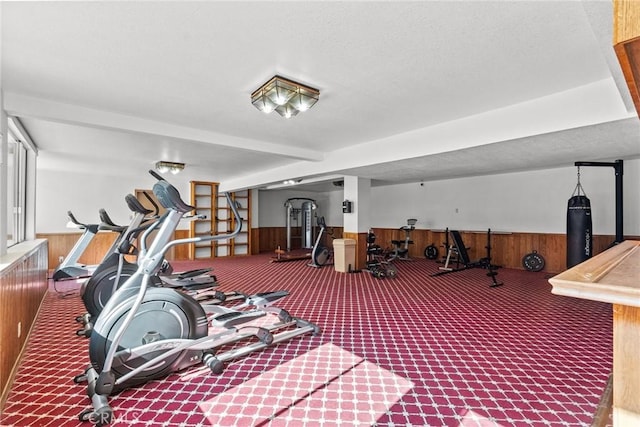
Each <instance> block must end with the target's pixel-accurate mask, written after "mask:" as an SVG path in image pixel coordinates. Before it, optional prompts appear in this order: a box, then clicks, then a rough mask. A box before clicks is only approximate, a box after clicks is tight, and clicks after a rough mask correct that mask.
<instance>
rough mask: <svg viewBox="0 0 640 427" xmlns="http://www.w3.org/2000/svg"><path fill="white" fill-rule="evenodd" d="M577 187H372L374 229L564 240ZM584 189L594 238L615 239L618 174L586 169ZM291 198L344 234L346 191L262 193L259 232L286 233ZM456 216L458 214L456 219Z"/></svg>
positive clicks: (489, 179) (534, 181)
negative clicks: (412, 225) (313, 205)
mask: <svg viewBox="0 0 640 427" xmlns="http://www.w3.org/2000/svg"><path fill="white" fill-rule="evenodd" d="M624 167H625V174H624V185H625V187H624V213H625V215H624V231H625V234H627V235H635V236H638V235H640V191H638V189H639V184H640V160H630V161H625V164H624ZM576 180H577V170H576V168H575V167H573V166H571V167H566V168H557V169H547V170H540V171H531V172H519V173H511V174H501V175H490V176H480V177H474V178H459V179H450V180H444V181H432V182H425V183H424V184H423V185H421V184H420V183H411V184H399V185H390V186H384V187H372V189H371V204H372V206H373V207H374V208H373V209H371V225H372V226H373V227H382V228H396V227H400V226H402V225H406V221H407V219H408V218H416V219H418V223H417V224H416V227H417V228H429V229H444V228H446V227H449V228H458V229H461V230H484V229H486V228H491V229H493V230H495V231H514V232H533V233H564V232H565V231H566V210H567V200H568V199H569V198H570V197H571V195H572V193H573V191H574V189H575V186H576ZM581 182H582V186H583V188H584V190H585V191H586V194H587V196H588V197H589V199H590V200H591V205H592V215H593V226H594V233H596V234H615V178H614V173H613V168H596V167H589V168H585V167H583V168H581ZM287 197H310V198H314V199H316V200H318V204H319V214H321V215H325V218H326V220H327V224H328V225H329V226H342V225H343V219H342V200H343V194H342V191H341V190H337V191H332V192H329V193H307V194H304V193H296V192H293V191H287V192H283V191H263V192H261V194H260V207H261V209H260V224H261V225H262V226H284V215H283V214H282V212H283V210H282V209H283V208H282V205H283V204H284V200H286V198H287ZM456 209H457V212H456Z"/></svg>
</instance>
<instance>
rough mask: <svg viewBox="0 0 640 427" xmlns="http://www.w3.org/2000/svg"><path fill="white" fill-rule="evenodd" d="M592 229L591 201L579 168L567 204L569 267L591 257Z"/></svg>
mask: <svg viewBox="0 0 640 427" xmlns="http://www.w3.org/2000/svg"><path fill="white" fill-rule="evenodd" d="M581 193H582V194H581ZM591 230H592V226H591V201H589V199H588V198H587V195H586V194H585V193H584V190H582V186H581V185H580V171H579V170H578V185H576V189H575V190H574V192H573V195H572V196H571V198H570V199H569V203H568V206H567V268H571V267H573V266H574V265H577V264H580V263H581V262H582V261H585V260H587V259H589V258H591V253H592V245H591V237H592V235H591Z"/></svg>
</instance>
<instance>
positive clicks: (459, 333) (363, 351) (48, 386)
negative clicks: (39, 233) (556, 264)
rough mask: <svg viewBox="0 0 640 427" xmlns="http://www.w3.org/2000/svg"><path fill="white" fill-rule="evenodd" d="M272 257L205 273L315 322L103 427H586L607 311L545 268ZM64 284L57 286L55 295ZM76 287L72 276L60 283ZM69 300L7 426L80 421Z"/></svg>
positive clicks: (165, 389)
mask: <svg viewBox="0 0 640 427" xmlns="http://www.w3.org/2000/svg"><path fill="white" fill-rule="evenodd" d="M306 263H307V261H295V262H287V263H269V256H267V255H259V256H252V257H238V258H228V259H227V258H220V259H215V260H214V261H213V262H212V263H210V264H206V263H202V262H198V263H194V262H182V263H176V265H175V266H174V267H175V270H176V271H179V270H183V269H190V268H196V267H203V266H209V265H211V266H213V267H214V273H215V274H216V276H217V277H218V280H219V282H220V289H221V290H241V291H243V292H246V293H253V292H258V291H264V290H277V289H287V290H289V291H290V292H291V295H290V296H289V297H287V298H286V299H285V300H283V302H282V304H280V306H281V307H283V308H285V309H287V310H289V311H290V312H291V314H293V315H295V316H297V317H301V318H303V319H306V320H309V321H312V322H314V323H316V324H317V325H318V326H320V327H321V329H322V333H321V334H320V335H318V336H309V335H307V336H303V337H298V338H295V339H293V340H292V341H289V342H286V343H281V344H278V345H277V346H274V347H272V348H268V349H266V350H264V351H262V352H259V353H254V354H252V355H249V356H247V357H245V358H242V359H238V360H235V361H231V362H229V363H228V364H227V367H226V369H225V371H224V372H223V373H222V374H220V375H213V374H211V373H210V372H209V370H208V369H207V368H200V367H194V368H193V369H189V370H186V371H183V372H180V373H176V374H173V375H171V376H169V377H167V378H165V379H162V380H157V381H153V382H150V383H147V384H145V385H144V386H141V387H138V388H135V389H130V390H125V391H123V392H122V393H120V394H118V395H116V396H112V397H111V399H110V402H111V405H112V407H113V409H114V417H115V420H114V422H113V425H116V426H124V425H135V426H207V425H213V426H304V425H309V426H334V425H344V426H353V425H357V426H366V425H377V426H504V427H506V426H587V425H589V424H590V422H591V419H592V416H593V414H594V413H595V411H596V406H597V404H598V401H599V398H600V395H601V394H602V391H603V390H604V387H605V384H606V381H607V377H608V375H609V373H610V372H611V368H612V320H611V318H612V313H611V306H610V305H609V304H604V303H598V302H593V301H587V300H581V299H575V298H567V297H560V296H555V295H552V294H551V286H550V285H549V283H548V282H547V278H548V276H547V275H546V274H544V273H532V272H526V271H516V270H508V269H501V270H499V276H498V278H499V279H500V281H502V282H504V286H502V287H498V288H491V287H489V285H490V279H489V278H488V277H486V276H485V274H484V273H486V271H485V270H480V269H475V270H467V271H463V272H458V273H454V274H448V275H445V276H440V277H430V274H431V273H434V272H436V271H437V269H438V265H439V264H436V263H435V262H433V261H429V260H426V259H416V260H414V261H413V262H396V266H397V267H398V277H397V278H395V279H393V280H389V279H384V280H379V279H375V278H373V277H372V276H371V275H369V274H367V273H354V274H345V273H337V272H335V271H334V270H333V268H332V267H325V268H322V269H315V268H310V267H307V266H306ZM60 286H61V285H60V283H59V284H58V287H60ZM62 286H63V287H65V286H66V287H68V289H70V290H73V289H74V286H77V285H75V284H74V283H73V282H67V283H64V284H62ZM81 312H82V304H81V301H80V299H79V297H77V296H73V297H68V298H59V297H58V295H57V294H56V293H54V292H50V293H49V294H48V295H47V297H46V299H45V301H44V304H43V307H42V309H41V312H40V315H39V317H38V319H37V321H36V325H35V327H34V330H33V331H32V334H31V337H30V339H29V343H28V348H27V350H26V353H25V355H24V357H23V359H22V363H21V365H20V369H19V371H18V373H17V376H16V379H15V382H14V385H13V388H12V390H11V393H10V395H9V398H8V401H7V403H6V405H5V410H4V412H3V414H2V417H1V418H0V424H1V425H3V426H76V425H78V426H79V425H85V426H87V425H90V423H88V422H85V423H82V422H80V421H78V418H77V416H78V414H79V413H80V412H81V411H82V410H83V409H86V408H89V407H90V402H89V400H88V398H87V396H86V393H85V387H84V386H83V385H77V384H74V383H73V381H72V378H73V376H74V375H77V374H79V373H81V372H82V371H83V370H84V368H85V366H86V364H87V343H88V341H87V340H86V339H84V338H79V337H76V336H75V333H74V332H75V329H77V324H76V323H75V322H74V321H73V318H74V317H75V316H76V315H77V314H79V313H81Z"/></svg>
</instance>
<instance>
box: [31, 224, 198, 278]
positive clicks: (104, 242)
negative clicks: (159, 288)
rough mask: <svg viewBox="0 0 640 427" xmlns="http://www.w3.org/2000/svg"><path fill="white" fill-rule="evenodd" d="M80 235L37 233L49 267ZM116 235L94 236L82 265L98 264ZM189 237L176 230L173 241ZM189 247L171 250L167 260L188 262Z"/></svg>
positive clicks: (56, 262) (54, 264)
mask: <svg viewBox="0 0 640 427" xmlns="http://www.w3.org/2000/svg"><path fill="white" fill-rule="evenodd" d="M80 236H81V233H39V234H38V235H37V237H38V238H39V239H46V240H47V241H48V242H49V267H50V268H52V269H53V268H56V266H57V265H58V264H60V257H65V256H67V254H68V253H69V251H70V250H71V248H72V247H73V245H74V244H75V243H76V241H77V240H78V239H79V238H80ZM117 236H118V235H117V234H116V233H111V232H104V233H103V232H101V233H98V234H96V236H95V237H94V238H93V240H92V241H91V243H90V244H89V246H88V247H87V249H86V250H85V251H84V253H83V254H82V256H81V257H80V259H79V262H80V263H82V264H87V265H93V264H99V263H100V261H101V260H102V258H103V257H104V255H105V254H106V252H107V250H108V249H109V247H110V246H111V244H112V243H113V240H114V239H115V238H116V237H117ZM187 237H189V230H176V232H175V233H174V238H175V239H186V238H187ZM188 246H189V245H179V246H176V247H175V248H173V249H172V250H171V251H170V252H171V253H170V254H169V255H168V256H167V259H169V260H176V261H177V260H188V259H189V247H188Z"/></svg>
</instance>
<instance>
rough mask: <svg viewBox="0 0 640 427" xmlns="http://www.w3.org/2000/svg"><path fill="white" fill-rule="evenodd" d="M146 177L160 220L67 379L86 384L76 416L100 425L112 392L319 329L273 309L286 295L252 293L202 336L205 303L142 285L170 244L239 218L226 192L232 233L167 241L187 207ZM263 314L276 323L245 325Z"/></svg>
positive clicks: (218, 363) (219, 363)
mask: <svg viewBox="0 0 640 427" xmlns="http://www.w3.org/2000/svg"><path fill="white" fill-rule="evenodd" d="M149 173H150V174H151V175H152V176H154V177H155V178H156V179H157V180H158V182H157V183H156V184H155V185H154V187H153V192H154V194H155V195H156V197H157V199H158V200H159V201H160V203H161V204H162V205H163V206H164V207H165V208H166V209H167V212H166V214H165V215H166V216H165V218H164V220H163V221H162V223H161V225H160V229H159V230H158V233H157V235H156V237H155V239H154V240H153V242H152V244H151V245H150V247H149V249H148V250H147V251H146V253H144V254H142V255H141V256H140V257H139V259H138V269H137V270H136V272H135V273H134V274H133V275H132V276H131V277H129V279H128V280H127V281H126V282H125V283H124V284H123V285H122V286H121V287H120V288H118V289H117V290H116V292H115V293H114V294H113V295H112V297H111V298H110V299H109V300H108V301H107V303H106V305H105V306H104V309H103V310H102V312H101V313H100V316H99V317H98V319H97V321H96V323H95V326H94V329H93V333H92V334H91V337H90V341H89V358H90V361H91V365H90V366H89V367H88V368H87V369H86V371H85V372H84V373H83V374H81V375H78V376H76V377H75V378H74V381H75V382H76V383H80V382H84V381H86V382H87V383H88V384H87V394H88V396H89V398H90V399H91V403H92V409H89V410H85V411H83V412H82V413H81V414H80V415H79V419H80V420H81V421H92V422H93V423H95V424H96V425H100V426H102V425H105V424H109V423H110V422H111V421H112V419H113V410H112V409H111V407H110V406H109V403H108V397H109V396H110V395H112V394H116V393H118V392H120V391H122V390H125V389H127V388H131V387H135V386H137V385H140V384H144V383H146V382H148V381H151V380H154V379H158V378H162V377H165V376H166V375H169V374H171V373H173V372H176V371H179V370H182V369H185V368H187V367H190V366H193V365H197V364H200V363H203V364H204V365H205V366H207V367H209V369H210V370H211V371H212V372H213V373H219V372H221V371H222V369H223V366H224V362H225V361H227V360H231V359H234V358H237V357H241V356H244V355H246V354H249V353H251V352H254V351H258V350H261V349H264V348H265V347H267V346H269V345H271V344H275V343H279V342H283V341H286V340H289V339H292V338H294V337H297V336H300V335H303V334H308V333H313V334H317V333H319V332H320V330H319V328H318V327H317V326H316V325H314V324H312V323H310V322H307V321H304V320H302V319H298V318H295V317H292V316H291V315H290V314H289V313H288V312H286V311H285V310H282V309H279V308H276V307H274V306H273V303H274V302H275V301H277V300H279V299H280V298H282V297H283V296H285V295H286V291H282V292H275V293H266V294H260V295H259V296H258V298H257V299H256V301H253V305H254V306H256V305H257V308H255V309H253V310H249V311H236V310H228V309H227V310H225V311H224V313H221V312H220V311H213V313H215V314H217V316H216V317H215V320H216V323H217V325H218V326H219V327H221V330H220V331H218V332H216V333H213V334H209V318H208V316H207V307H206V306H203V305H201V304H200V303H198V301H196V300H195V299H194V298H192V297H191V296H189V295H187V294H185V293H182V292H178V291H176V290H175V289H170V288H159V287H150V286H149V285H150V281H151V277H153V276H154V275H155V274H157V272H158V271H159V270H160V268H161V266H162V262H163V261H164V255H165V254H166V253H167V251H168V250H170V249H171V248H172V247H174V246H176V245H180V244H188V243H197V242H203V241H210V240H222V239H230V238H233V237H235V236H236V235H237V234H238V233H239V232H240V230H241V227H242V220H241V217H240V215H239V214H238V210H237V206H236V205H235V204H234V203H233V202H232V200H231V197H230V195H229V194H228V193H227V194H226V198H227V202H228V203H229V206H230V207H231V212H232V215H234V216H235V218H236V219H237V221H236V226H235V229H234V230H233V232H231V233H230V234H223V235H216V236H207V237H192V238H186V239H179V240H174V241H171V238H172V235H173V232H174V230H175V229H176V227H177V225H178V223H179V221H180V219H181V218H182V216H183V215H184V214H186V213H187V212H190V211H192V210H193V209H194V208H193V207H192V206H189V205H187V204H186V203H185V202H184V201H182V199H181V198H180V194H179V193H178V190H177V189H176V188H175V187H173V186H172V185H171V184H169V183H168V182H167V181H165V180H164V179H163V178H162V177H161V176H160V175H158V174H157V173H155V172H154V171H149ZM147 231H148V230H147ZM145 233H146V232H145ZM218 310H219V309H218ZM267 315H269V316H271V317H276V318H277V322H274V323H266V322H264V323H261V325H260V326H255V325H249V324H247V322H249V321H251V320H254V319H258V318H264V317H265V316H267ZM255 338H257V339H258V341H255ZM244 340H247V341H250V342H249V343H247V344H246V345H245V346H244V347H237V346H236V347H234V348H233V349H231V350H228V351H226V352H224V353H216V351H217V350H219V349H220V348H221V347H223V346H225V345H229V344H234V343H238V342H240V341H244Z"/></svg>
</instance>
